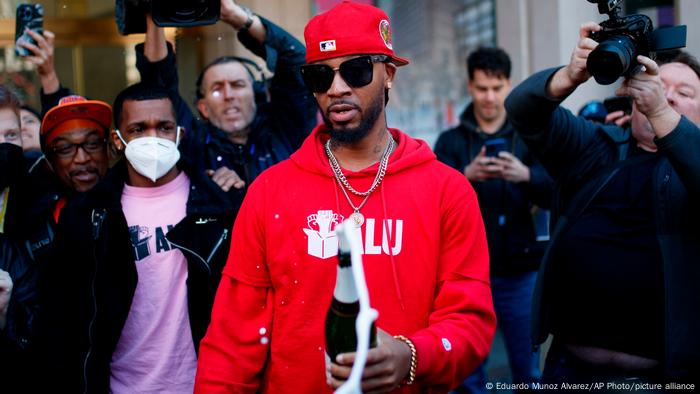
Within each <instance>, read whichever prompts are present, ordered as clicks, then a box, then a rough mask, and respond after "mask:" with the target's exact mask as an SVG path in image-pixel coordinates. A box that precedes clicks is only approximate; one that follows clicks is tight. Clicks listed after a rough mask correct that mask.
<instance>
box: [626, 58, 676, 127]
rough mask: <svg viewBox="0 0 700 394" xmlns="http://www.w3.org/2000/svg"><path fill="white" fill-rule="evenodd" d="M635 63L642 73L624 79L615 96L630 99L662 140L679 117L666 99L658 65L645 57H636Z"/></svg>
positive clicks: (674, 125)
mask: <svg viewBox="0 0 700 394" xmlns="http://www.w3.org/2000/svg"><path fill="white" fill-rule="evenodd" d="M637 61H638V62H639V64H641V65H642V66H644V69H643V71H641V72H639V73H637V74H636V75H634V76H633V77H630V78H627V79H625V81H624V82H623V83H622V86H621V87H620V88H619V89H618V90H617V92H615V94H617V95H618V96H630V97H632V100H633V101H634V106H635V108H636V110H637V111H639V112H641V113H642V114H644V115H645V116H646V117H647V119H648V120H649V123H650V124H651V127H652V129H653V131H654V134H655V135H656V137H658V138H662V137H664V136H665V135H667V134H668V133H670V132H671V131H672V130H673V129H674V128H676V126H677V125H678V122H680V119H681V116H680V115H679V114H678V112H676V111H675V110H674V109H673V108H672V107H671V105H670V104H669V102H668V100H667V98H666V92H665V88H664V84H663V81H661V77H660V76H659V65H658V64H656V62H654V61H653V60H651V59H649V58H648V57H646V56H637Z"/></svg>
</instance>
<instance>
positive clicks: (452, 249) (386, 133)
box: [195, 2, 495, 393]
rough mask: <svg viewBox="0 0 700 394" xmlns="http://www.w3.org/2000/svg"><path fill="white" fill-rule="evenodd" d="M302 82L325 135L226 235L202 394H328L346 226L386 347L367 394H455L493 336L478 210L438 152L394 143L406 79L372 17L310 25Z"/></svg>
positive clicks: (350, 13)
mask: <svg viewBox="0 0 700 394" xmlns="http://www.w3.org/2000/svg"><path fill="white" fill-rule="evenodd" d="M304 36H305V39H306V45H307V56H306V60H307V63H308V64H307V65H305V66H303V67H302V70H301V72H302V76H303V77H304V81H305V83H306V85H307V86H308V88H309V89H310V90H311V91H312V92H313V93H314V95H315V97H316V100H317V102H318V105H319V108H320V110H321V113H322V114H323V117H324V123H325V124H323V125H320V126H319V127H317V128H316V129H315V130H314V131H313V132H312V134H311V135H310V136H309V137H308V138H307V139H306V141H305V142H304V144H303V145H302V147H301V148H300V149H299V150H298V151H297V152H296V153H295V154H293V155H292V157H291V158H290V159H289V160H286V161H283V162H281V163H280V164H278V165H276V166H274V167H272V168H270V169H269V170H267V171H266V172H264V173H263V174H262V175H261V176H260V177H259V178H258V179H257V180H256V181H255V182H253V184H252V185H251V187H250V190H249V191H248V194H247V196H246V198H245V200H244V202H243V205H242V207H241V210H240V212H239V215H238V218H237V220H236V224H235V225H234V229H233V237H232V244H231V253H230V255H229V259H228V262H227V265H226V267H225V269H224V272H223V278H222V280H221V285H220V287H219V290H218V293H217V296H216V301H215V305H214V310H213V316H212V321H211V325H210V326H209V330H208V332H207V335H206V336H205V338H204V340H203V341H202V343H201V347H200V354H199V356H200V357H199V364H198V370H197V379H196V386H195V392H200V393H211V392H236V393H256V392H271V393H272V392H274V393H324V392H331V391H332V390H333V389H335V388H337V387H339V386H340V385H341V384H342V383H343V382H344V381H345V380H346V379H347V378H348V376H349V374H350V369H351V367H352V363H353V361H354V356H355V355H354V353H344V354H340V355H339V356H338V357H337V358H336V359H335V360H332V363H331V365H330V377H328V378H327V377H326V367H325V361H324V354H325V349H324V348H325V345H324V319H325V314H326V311H327V310H328V307H329V305H330V302H331V298H332V294H333V288H334V285H335V274H336V265H337V263H336V262H337V259H335V258H334V256H336V255H337V252H338V248H337V245H338V240H337V235H336V234H335V231H334V229H335V226H336V225H337V224H339V223H340V222H342V220H343V219H344V218H349V219H352V221H353V222H354V224H355V226H356V227H355V229H354V230H355V231H357V232H358V233H360V234H361V237H362V245H363V254H364V255H363V261H364V267H365V275H366V280H367V287H368V289H369V294H370V299H371V303H372V306H373V307H374V308H375V309H377V310H378V311H379V318H378V320H377V321H376V325H377V327H378V337H379V346H377V347H376V348H373V349H371V350H370V351H369V355H368V360H367V366H366V368H365V371H364V374H363V379H362V389H363V391H364V392H394V391H400V392H405V393H417V392H447V391H449V390H450V389H451V388H453V387H454V386H456V385H457V384H458V383H459V382H460V381H461V380H462V379H463V378H464V377H466V376H467V375H469V373H470V372H471V371H472V370H473V369H474V368H475V367H476V366H477V365H479V363H480V362H481V361H482V360H483V358H484V357H485V356H486V354H487V353H488V351H489V349H490V346H491V341H492V338H493V333H494V329H495V317H494V312H493V306H492V302H491V295H490V289H489V275H488V248H487V245H486V237H485V233H484V225H483V222H482V220H481V215H480V212H479V206H478V203H477V199H476V195H475V194H474V191H473V190H472V188H471V187H470V186H469V184H468V182H467V181H466V179H465V178H464V177H463V176H461V174H460V173H458V172H457V171H454V170H453V169H451V168H449V167H447V166H445V165H443V164H442V163H439V162H438V161H437V160H436V158H435V155H434V154H433V153H432V151H431V150H430V148H429V147H428V146H427V145H426V144H425V143H424V142H423V141H419V140H415V139H413V138H411V137H409V136H407V135H406V134H404V133H402V132H401V131H400V130H397V129H390V128H387V125H386V117H385V105H386V101H387V100H388V92H389V90H390V89H391V87H392V84H393V83H394V75H395V73H396V70H397V67H398V66H403V65H405V64H407V63H408V61H407V60H405V59H402V58H400V57H398V56H396V55H395V54H394V51H393V49H392V41H391V28H390V25H389V20H388V18H387V16H386V14H385V13H384V12H383V11H381V10H380V9H378V8H375V7H372V6H368V5H361V4H354V3H350V2H343V3H341V4H339V5H338V6H336V7H335V8H333V9H331V10H330V11H328V12H326V13H324V14H321V15H318V16H316V17H314V18H313V19H312V20H311V21H310V22H309V24H308V25H307V26H306V29H305V32H304Z"/></svg>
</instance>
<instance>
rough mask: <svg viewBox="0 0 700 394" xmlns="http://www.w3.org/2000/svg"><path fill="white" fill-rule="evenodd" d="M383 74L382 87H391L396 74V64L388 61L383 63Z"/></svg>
mask: <svg viewBox="0 0 700 394" xmlns="http://www.w3.org/2000/svg"><path fill="white" fill-rule="evenodd" d="M384 75H385V77H384V87H385V88H387V89H391V87H392V85H393V83H394V76H395V75H396V65H395V64H394V63H390V62H387V63H384Z"/></svg>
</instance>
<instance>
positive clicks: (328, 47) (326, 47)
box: [320, 40, 335, 52]
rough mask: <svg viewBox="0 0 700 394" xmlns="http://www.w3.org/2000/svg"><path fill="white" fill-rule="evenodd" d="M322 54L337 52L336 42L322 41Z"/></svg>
mask: <svg viewBox="0 0 700 394" xmlns="http://www.w3.org/2000/svg"><path fill="white" fill-rule="evenodd" d="M320 45H321V52H330V51H335V40H328V41H321V44H320Z"/></svg>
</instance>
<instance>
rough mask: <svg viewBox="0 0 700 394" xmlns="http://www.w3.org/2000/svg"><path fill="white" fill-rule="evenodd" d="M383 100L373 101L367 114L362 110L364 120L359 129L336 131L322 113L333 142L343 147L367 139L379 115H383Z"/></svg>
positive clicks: (351, 128)
mask: <svg viewBox="0 0 700 394" xmlns="http://www.w3.org/2000/svg"><path fill="white" fill-rule="evenodd" d="M383 100H384V98H383V97H379V96H378V97H377V99H376V100H373V101H372V102H371V103H370V105H369V107H368V108H367V112H364V111H362V110H360V114H361V115H363V116H362V120H360V124H359V125H357V127H348V128H344V129H335V128H333V123H331V121H330V120H329V119H328V117H327V116H326V114H325V113H324V112H323V111H321V114H322V115H323V123H325V125H326V127H327V128H328V132H329V133H330V135H331V141H332V142H333V143H337V144H341V145H350V144H354V143H356V142H359V141H361V140H362V139H363V138H365V137H366V136H367V135H368V134H369V132H370V130H371V129H372V126H374V124H375V123H376V122H377V119H379V115H380V114H381V113H382V106H383V104H384V102H383ZM334 104H337V103H334ZM348 104H350V103H348ZM358 109H359V108H358Z"/></svg>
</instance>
